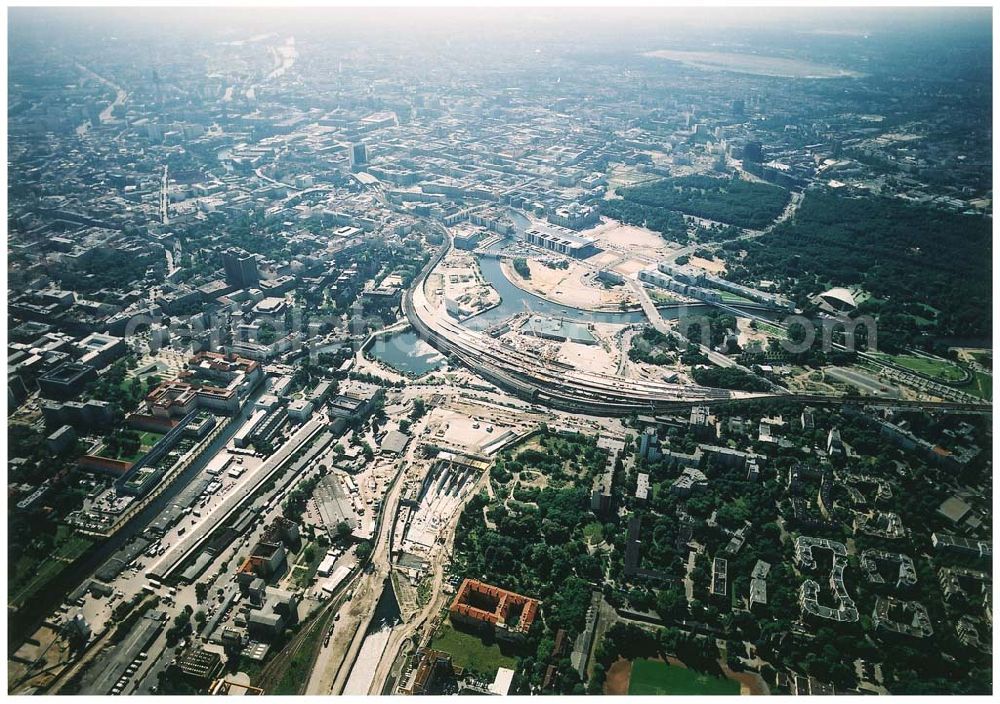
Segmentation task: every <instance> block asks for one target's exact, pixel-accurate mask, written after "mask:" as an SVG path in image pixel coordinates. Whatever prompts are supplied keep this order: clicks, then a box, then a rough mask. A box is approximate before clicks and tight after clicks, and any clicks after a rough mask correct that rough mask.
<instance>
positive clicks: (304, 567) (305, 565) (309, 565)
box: [292, 541, 326, 588]
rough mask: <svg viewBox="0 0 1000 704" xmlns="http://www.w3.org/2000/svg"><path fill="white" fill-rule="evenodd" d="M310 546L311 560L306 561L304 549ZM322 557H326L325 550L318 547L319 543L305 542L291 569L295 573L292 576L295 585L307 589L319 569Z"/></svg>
mask: <svg viewBox="0 0 1000 704" xmlns="http://www.w3.org/2000/svg"><path fill="white" fill-rule="evenodd" d="M310 545H312V546H313V559H312V560H306V558H305V552H306V548H308V547H309V546H310ZM324 557H326V548H324V547H320V545H319V543H310V542H309V541H306V543H305V544H304V545H303V546H302V551H301V552H300V553H299V554H298V555H297V556H296V557H295V564H294V566H293V567H292V569H293V570H294V571H295V574H294V575H293V576H292V580H293V581H294V582H295V584H296V585H297V586H299V587H302V588H305V587H308V586H309V585H310V584H311V583H312V579H313V577H314V576H315V575H316V570H317V569H319V563H321V562H322V561H323V558H324Z"/></svg>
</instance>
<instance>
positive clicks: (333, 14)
mask: <svg viewBox="0 0 1000 704" xmlns="http://www.w3.org/2000/svg"><path fill="white" fill-rule="evenodd" d="M9 18H10V22H9V31H10V32H11V33H12V34H13V33H16V32H17V31H18V30H19V29H21V28H23V27H25V26H26V25H28V24H35V25H36V26H37V25H38V24H42V25H45V26H48V27H49V28H50V29H52V28H53V26H54V25H56V26H58V25H63V26H66V27H69V28H80V27H82V26H87V25H91V24H92V23H93V24H98V25H103V26H105V27H107V28H111V27H127V26H130V25H134V24H141V25H147V26H148V25H153V26H159V27H161V28H163V29H167V28H170V29H171V30H173V31H178V30H182V29H187V30H190V31H199V30H201V29H211V30H217V29H219V28H225V27H231V28H233V29H236V28H238V27H260V28H267V27H270V28H274V29H281V30H284V31H287V30H290V29H291V30H294V29H296V28H299V29H300V30H301V31H309V30H310V29H317V28H320V29H325V30H334V31H336V30H339V31H345V30H346V29H348V28H352V29H356V30H358V31H361V30H368V31H377V32H378V31H380V32H383V33H385V32H394V31H408V32H413V31H426V32H431V33H449V32H460V31H463V30H468V29H469V28H478V29H479V30H482V29H483V28H484V27H487V28H489V29H491V30H492V31H495V32H497V33H498V34H506V33H511V32H513V33H518V32H524V33H531V32H532V30H534V31H538V30H545V31H552V32H556V33H561V32H565V31H573V32H580V31H586V32H588V33H595V34H600V33H602V32H609V31H610V32H614V33H619V32H621V31H622V30H627V29H631V30H632V31H644V32H645V31H649V30H651V29H652V30H655V29H657V28H663V29H679V28H692V29H698V30H702V31H706V32H711V31H723V30H743V31H746V30H763V31H769V30H770V31H774V30H775V29H781V30H785V31H788V30H792V31H809V30H821V31H856V32H868V33H886V34H898V33H901V32H903V33H905V32H930V33H934V32H942V31H962V32H969V31H975V32H977V33H987V34H988V33H989V32H990V28H991V9H990V8H903V7H890V8H856V7H841V8H767V7H756V8H746V7H744V8H726V7H715V8H679V7H673V8H623V9H611V8H528V7H522V8H515V7H507V8H412V7H409V8H374V9H359V8H346V7H345V8H337V7H327V8H264V7H253V8H240V7H226V8H196V7H169V8H125V7H122V8H18V7H12V8H10V10H9Z"/></svg>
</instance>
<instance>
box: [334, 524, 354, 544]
mask: <svg viewBox="0 0 1000 704" xmlns="http://www.w3.org/2000/svg"><path fill="white" fill-rule="evenodd" d="M353 532H354V531H353V530H352V529H351V525H350V524H349V523H348V522H347V521H341V522H340V523H338V524H337V539H338V540H340V541H344V540H347V539H348V538H350V537H351V534H352V533H353Z"/></svg>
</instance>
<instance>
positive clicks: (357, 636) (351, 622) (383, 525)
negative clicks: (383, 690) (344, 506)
mask: <svg viewBox="0 0 1000 704" xmlns="http://www.w3.org/2000/svg"><path fill="white" fill-rule="evenodd" d="M426 422H427V421H426V419H421V420H420V421H419V422H418V423H417V424H415V426H414V428H413V431H412V432H413V435H414V437H419V434H420V433H421V432H423V429H424V428H425V427H426ZM417 447H418V443H416V442H411V443H410V446H409V447H408V448H407V451H406V454H405V455H404V456H403V458H402V459H401V461H400V462H399V470H398V471H397V474H396V477H395V479H394V481H393V483H392V485H391V486H390V488H389V491H388V492H387V493H386V496H385V499H384V500H383V502H382V510H381V513H380V514H379V525H378V533H377V535H376V537H375V542H374V546H373V548H372V556H371V564H370V566H369V568H368V569H367V570H366V571H365V572H363V573H362V574H361V575H359V577H358V578H357V579H356V581H355V582H354V587H353V592H354V593H353V596H352V598H351V600H350V602H349V604H348V605H347V606H346V607H345V608H342V609H341V611H340V614H341V615H340V619H339V620H338V621H336V622H335V623H334V628H333V632H332V634H331V636H330V640H329V642H328V643H327V644H326V645H324V646H323V647H322V648H321V649H320V652H319V655H318V656H317V658H316V662H315V663H314V665H313V669H312V672H311V674H310V677H309V682H308V683H307V685H306V690H305V693H306V694H309V695H313V694H322V695H327V694H340V693H341V692H343V689H344V685H345V684H346V683H347V678H348V677H349V676H350V671H351V667H352V666H353V664H354V660H355V658H357V655H358V651H359V650H360V649H361V644H362V643H363V641H364V638H365V635H366V632H367V630H368V623H369V622H370V620H371V616H372V614H373V612H374V611H375V606H376V604H378V600H379V598H380V597H381V596H382V590H383V588H384V583H385V580H386V578H387V577H388V576H389V570H390V566H391V554H392V534H393V530H394V528H395V525H396V516H397V513H398V512H399V501H400V497H401V496H402V493H403V487H404V486H405V484H406V482H405V477H406V474H407V469H408V468H409V467H410V466H412V463H413V461H414V459H415V455H416V451H417Z"/></svg>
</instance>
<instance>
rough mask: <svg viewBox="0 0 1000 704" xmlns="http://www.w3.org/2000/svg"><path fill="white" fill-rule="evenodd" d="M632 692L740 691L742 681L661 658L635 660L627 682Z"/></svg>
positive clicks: (653, 693)
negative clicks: (664, 660) (689, 668)
mask: <svg viewBox="0 0 1000 704" xmlns="http://www.w3.org/2000/svg"><path fill="white" fill-rule="evenodd" d="M628 693H629V694H639V695H650V694H652V695H663V694H680V695H698V694H710V695H719V694H739V693H740V685H739V682H734V681H733V680H724V679H719V678H717V677H709V676H708V675H702V674H700V673H698V672H695V671H694V670H687V669H685V668H683V667H675V666H674V665H668V664H667V663H665V662H661V661H659V660H646V659H642V660H635V661H634V662H633V663H632V676H631V678H630V679H629V683H628Z"/></svg>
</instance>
